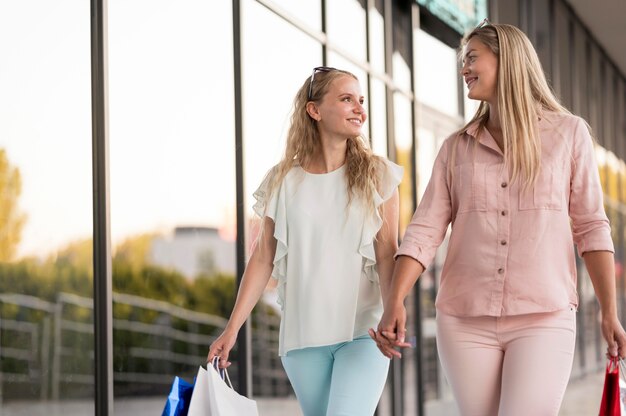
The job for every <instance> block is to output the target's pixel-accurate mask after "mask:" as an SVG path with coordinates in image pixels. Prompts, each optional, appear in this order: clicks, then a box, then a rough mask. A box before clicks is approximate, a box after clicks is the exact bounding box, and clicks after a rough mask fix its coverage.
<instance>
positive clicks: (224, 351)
mask: <svg viewBox="0 0 626 416" xmlns="http://www.w3.org/2000/svg"><path fill="white" fill-rule="evenodd" d="M236 341H237V332H236V331H229V330H224V332H222V334H221V335H220V336H219V337H217V339H216V340H215V341H213V343H212V344H211V346H210V347H209V355H208V356H207V363H212V362H213V358H214V357H219V367H220V368H228V367H230V365H231V362H230V361H228V354H230V350H232V349H233V347H234V346H235V342H236Z"/></svg>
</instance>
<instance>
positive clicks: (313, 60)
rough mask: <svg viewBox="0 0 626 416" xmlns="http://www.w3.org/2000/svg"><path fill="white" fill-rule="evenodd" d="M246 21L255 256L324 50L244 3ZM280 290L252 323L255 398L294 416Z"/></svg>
mask: <svg viewBox="0 0 626 416" xmlns="http://www.w3.org/2000/svg"><path fill="white" fill-rule="evenodd" d="M242 16H243V21H242V28H243V36H242V51H243V57H244V58H243V67H242V70H243V109H244V114H243V123H244V126H243V131H244V138H243V142H244V144H243V149H244V161H245V166H244V172H245V187H244V188H245V189H244V195H245V199H246V203H245V208H244V209H245V211H246V217H247V218H248V220H247V230H246V243H247V247H248V251H249V252H250V250H251V247H252V245H253V244H254V242H255V239H256V237H257V235H258V229H259V223H260V221H259V218H258V217H257V216H255V215H254V214H253V211H252V205H253V204H254V202H255V200H254V198H253V197H252V194H253V193H254V191H255V190H256V189H257V187H258V186H259V185H260V184H261V181H262V180H263V178H264V176H265V174H266V172H267V171H268V170H269V169H270V168H271V167H272V166H274V165H275V164H276V163H278V162H279V160H280V158H281V156H282V153H283V150H284V146H285V140H286V137H287V129H288V128H289V117H290V116H291V108H292V103H293V99H294V97H295V95H296V92H297V91H298V89H299V88H300V87H301V86H302V84H303V83H304V82H305V80H306V79H307V77H309V76H310V75H311V71H312V69H313V68H314V67H315V66H319V65H321V63H322V47H321V45H320V44H319V43H318V42H317V41H315V40H314V39H312V38H311V37H309V36H307V35H306V34H305V33H304V32H302V31H300V30H299V29H297V28H295V27H294V26H293V25H291V24H290V23H288V22H287V21H285V20H283V19H282V18H281V17H280V16H278V15H277V14H275V13H273V12H272V11H270V10H268V9H267V8H265V7H263V6H261V5H260V4H259V3H257V2H256V1H252V0H246V1H244V2H242ZM268 62H271V65H268V64H267V63H268ZM248 255H249V254H248ZM274 287H275V280H274V279H272V278H270V281H269V285H268V288H267V290H266V293H265V294H264V296H263V297H262V299H261V301H260V302H259V303H258V304H257V306H256V308H255V309H254V311H253V313H252V317H251V322H252V346H253V347H252V363H253V365H252V368H253V371H252V382H253V392H254V395H255V397H278V398H280V399H279V400H278V401H277V402H276V403H278V405H277V409H280V410H277V411H276V413H274V414H281V413H282V412H284V413H285V414H293V412H295V410H293V412H292V410H290V409H292V408H294V409H295V408H297V403H296V401H295V398H294V397H293V391H292V389H291V385H290V384H289V381H288V379H287V375H286V374H285V373H284V371H283V367H282V364H281V362H280V358H279V356H278V330H279V325H280V309H279V306H278V304H277V302H276V300H277V295H276V291H275V290H274ZM288 396H291V397H289V398H288V399H286V397H288Z"/></svg>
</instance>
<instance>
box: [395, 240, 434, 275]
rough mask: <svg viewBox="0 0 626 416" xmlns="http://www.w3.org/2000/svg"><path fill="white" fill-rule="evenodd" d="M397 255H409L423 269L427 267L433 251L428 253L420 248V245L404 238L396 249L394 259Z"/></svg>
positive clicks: (432, 256)
mask: <svg viewBox="0 0 626 416" xmlns="http://www.w3.org/2000/svg"><path fill="white" fill-rule="evenodd" d="M399 256H408V257H411V258H413V259H415V260H417V261H418V262H420V264H421V265H422V266H423V267H424V269H427V268H428V266H429V265H430V263H431V262H432V261H433V258H434V256H435V255H434V252H433V253H429V252H428V250H424V249H422V247H421V246H420V245H418V244H417V243H415V242H412V241H410V240H404V241H402V244H400V248H398V251H396V254H395V256H394V259H396V260H397V259H398V257H399Z"/></svg>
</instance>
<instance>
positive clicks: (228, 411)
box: [187, 361, 259, 416]
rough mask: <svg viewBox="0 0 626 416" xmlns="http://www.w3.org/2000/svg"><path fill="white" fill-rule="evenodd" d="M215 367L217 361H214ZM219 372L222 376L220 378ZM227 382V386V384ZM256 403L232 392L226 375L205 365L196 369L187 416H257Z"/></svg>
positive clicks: (222, 371) (224, 372)
mask: <svg viewBox="0 0 626 416" xmlns="http://www.w3.org/2000/svg"><path fill="white" fill-rule="evenodd" d="M214 363H215V365H217V361H214ZM220 372H221V373H222V374H223V375H224V376H221V375H220ZM227 382H228V384H227ZM258 414H259V412H258V410H257V406H256V402H255V401H254V400H250V399H248V398H247V397H245V396H242V395H240V394H239V393H237V392H236V391H235V390H233V388H232V385H231V384H230V379H229V377H228V373H227V372H226V371H225V370H221V371H220V370H217V369H216V368H215V367H213V366H211V365H210V364H207V370H205V369H204V368H202V367H200V368H198V376H197V377H196V385H195V386H194V388H193V394H192V395H191V403H190V404H189V412H188V413H187V416H258Z"/></svg>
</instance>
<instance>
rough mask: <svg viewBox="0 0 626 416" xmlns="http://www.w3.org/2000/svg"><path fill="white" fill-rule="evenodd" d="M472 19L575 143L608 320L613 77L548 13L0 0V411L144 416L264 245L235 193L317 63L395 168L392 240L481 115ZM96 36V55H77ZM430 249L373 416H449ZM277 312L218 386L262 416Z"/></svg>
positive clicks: (411, 6) (366, 0) (617, 187)
mask: <svg viewBox="0 0 626 416" xmlns="http://www.w3.org/2000/svg"><path fill="white" fill-rule="evenodd" d="M500 3H503V4H500ZM504 3H506V7H505V6H504ZM510 4H513V6H512V7H511V6H510ZM455 8H456V9H455ZM446 10H447V12H450V10H452V11H453V12H450V13H448V16H455V15H456V16H457V17H458V16H460V15H461V14H460V13H461V11H462V12H463V18H462V19H461V18H457V19H456V20H455V21H454V22H453V21H451V20H449V19H448V18H446V17H445V16H446V15H445V13H446ZM454 10H456V11H454ZM487 14H488V15H489V17H490V19H491V20H493V21H499V22H505V23H513V24H516V25H518V26H520V27H521V28H522V29H523V30H524V31H526V32H527V33H528V34H529V37H530V38H531V40H532V41H533V43H534V44H535V46H536V48H537V50H538V52H539V54H540V57H541V59H542V60H543V64H544V67H545V69H546V72H547V73H548V75H549V78H550V79H551V81H552V83H553V86H554V89H555V91H556V92H557V94H558V95H559V97H560V98H561V99H562V101H563V103H564V104H565V105H566V106H567V107H568V108H570V109H571V110H572V111H573V112H574V113H576V114H579V115H581V116H583V117H585V118H586V119H587V120H588V121H589V123H590V125H591V126H592V128H593V131H594V133H595V138H596V140H597V155H598V160H599V162H600V169H601V177H602V180H603V185H604V189H605V198H606V207H607V212H608V214H609V216H610V219H611V221H612V225H613V232H614V239H615V244H616V265H617V273H618V289H619V290H618V294H619V306H620V313H621V317H622V320H623V321H625V322H626V307H625V306H626V305H625V303H624V299H625V297H626V285H625V283H624V282H625V276H624V268H623V264H624V260H625V258H626V245H625V240H626V192H625V189H626V185H625V184H626V164H625V162H624V161H625V160H626V119H625V118H626V77H625V76H624V74H623V73H621V72H620V71H619V69H618V68H617V67H616V66H615V65H614V64H613V63H612V61H611V59H610V57H609V56H607V55H606V53H605V52H604V51H603V49H602V48H601V47H600V46H599V45H598V44H597V43H596V41H595V40H594V39H593V38H592V37H590V35H589V33H588V32H587V31H586V29H585V27H584V26H583V25H582V24H581V22H580V21H579V19H578V18H577V17H576V16H575V14H574V13H573V12H572V10H571V9H570V8H569V7H568V6H567V5H566V4H565V3H564V2H563V1H560V0H555V1H551V2H542V1H538V0H533V1H530V2H522V1H519V2H518V1H513V2H503V1H491V2H489V8H487V5H486V2H485V1H456V2H455V1H448V2H443V1H441V2H429V1H421V0H420V1H409V0H397V1H383V0H336V1H335V0H333V1H328V0H295V1H294V0H273V1H270V0H220V1H212V2H207V1H200V0H177V1H172V0H158V1H147V0H108V1H102V0H93V1H92V10H90V9H89V5H88V4H86V3H82V4H78V3H76V2H70V1H65V0H64V1H56V2H54V3H51V2H46V1H42V0H33V1H31V2H28V3H24V4H22V2H5V3H2V4H0V56H2V57H3V62H4V64H3V65H0V285H1V289H0V414H2V415H8V416H10V415H18V414H30V415H43V414H49V413H50V412H51V411H52V412H57V413H61V412H62V413H63V414H65V415H66V416H73V415H85V414H93V413H94V412H96V413H97V414H105V413H106V412H107V411H108V412H110V414H116V415H131V414H132V415H135V416H142V415H152V414H159V412H161V410H162V409H163V405H164V403H165V397H166V395H167V393H168V390H169V386H170V383H171V381H172V378H173V377H174V376H175V375H179V376H183V377H184V378H186V379H188V380H191V379H193V376H194V375H195V372H196V371H197V367H198V366H199V365H200V364H203V363H204V361H205V359H206V353H207V351H208V346H209V344H210V343H211V342H212V340H213V339H215V337H216V336H217V335H218V334H219V333H220V332H221V330H222V328H223V327H224V325H225V322H226V319H227V317H228V315H229V313H230V310H231V308H232V305H233V303H234V298H235V295H236V286H237V280H238V278H240V276H241V273H242V271H243V267H244V266H245V260H246V258H247V256H248V255H249V253H250V248H251V246H252V242H253V241H254V238H255V236H256V235H257V233H258V220H257V219H256V218H255V217H254V215H253V211H252V204H253V202H254V201H253V199H252V193H253V191H254V190H255V189H256V187H257V186H258V185H259V184H260V182H261V180H262V178H263V176H264V175H265V173H266V171H267V170H268V169H269V168H270V167H272V166H273V165H274V164H275V163H277V162H278V160H279V159H280V157H281V156H282V151H283V146H284V143H285V137H286V134H287V128H288V125H289V116H290V111H291V105H292V100H293V97H294V95H295V92H296V91H297V89H298V88H299V87H300V86H301V85H302V83H303V82H305V80H306V78H307V77H308V76H310V73H311V69H312V68H313V67H315V66H319V65H328V66H334V67H339V68H343V69H347V70H349V71H351V72H353V73H354V74H355V75H357V77H358V78H359V80H360V82H361V86H362V89H363V92H364V95H365V96H366V106H367V109H368V122H367V124H366V126H365V131H366V132H367V136H368V138H369V139H370V142H371V146H372V148H373V149H374V151H375V153H377V154H381V155H385V156H387V157H389V158H390V159H391V160H393V161H395V162H396V163H399V164H401V165H402V166H404V167H405V178H404V181H403V183H402V185H401V187H400V198H401V219H400V222H401V224H400V235H401V236H402V231H403V230H404V229H405V227H406V225H407V224H408V222H409V221H410V218H411V216H412V213H413V211H414V209H415V207H416V204H417V203H419V199H420V196H421V195H422V193H423V192H424V189H425V186H426V184H427V182H428V179H429V177H430V171H431V167H432V163H433V161H434V158H435V155H436V154H437V151H438V149H439V147H440V145H441V143H442V142H443V140H444V139H445V138H446V137H447V136H448V135H449V134H450V133H451V132H453V131H454V130H456V129H458V128H459V127H460V126H462V125H463V124H464V123H465V122H466V120H468V118H469V117H471V115H472V114H473V112H474V110H475V108H476V103H474V102H470V101H469V100H467V99H466V98H465V96H466V90H465V89H464V88H465V87H464V85H463V83H461V82H460V78H459V75H458V73H459V63H458V60H457V52H458V45H459V42H460V38H461V36H462V35H461V34H462V33H463V32H465V31H466V30H468V29H470V28H471V26H473V25H474V24H475V23H476V22H478V21H480V20H482V19H483V18H484V17H486V15H487ZM98 15H104V16H105V17H106V18H105V19H104V30H102V31H100V32H98V31H97V29H94V27H93V26H90V22H92V23H93V20H90V18H91V19H93V17H94V16H98ZM98 33H99V34H100V35H101V36H103V38H104V40H105V47H104V48H103V49H98V48H92V45H91V44H90V38H92V36H94V35H97V34H98ZM90 61H91V62H92V63H93V62H97V61H100V62H103V64H104V67H105V69H106V70H105V71H104V72H100V73H98V72H97V71H96V72H94V69H93V67H90ZM98 86H100V87H102V88H103V89H102V91H103V93H99V92H98V91H99V90H98V88H97V87H98ZM95 102H100V103H104V104H105V106H104V107H98V105H96V104H94V103H95ZM101 108H104V109H105V110H106V111H105V110H102V109H101ZM100 127H101V128H103V129H104V132H105V133H104V134H101V133H98V128H100ZM102 178H105V179H106V180H105V181H104V182H98V180H99V179H102ZM103 184H104V185H103ZM107 201H108V202H107ZM445 246H446V242H444V244H443V246H442V247H441V249H440V250H439V252H438V254H437V257H436V259H435V262H434V263H433V265H432V266H431V267H430V268H429V269H428V270H427V271H426V272H425V273H424V275H423V276H422V277H421V279H420V280H419V284H418V286H417V287H416V289H415V291H414V293H413V294H412V295H411V297H410V298H409V299H408V301H407V306H408V309H409V313H410V317H411V318H410V325H411V328H410V330H409V336H415V337H416V339H417V341H418V346H417V348H415V349H411V350H408V351H406V352H405V354H404V355H403V359H402V360H401V361H394V363H393V365H392V367H391V371H390V375H389V379H388V383H387V387H386V388H385V392H384V394H383V398H382V400H381V403H380V406H379V410H378V415H405V414H406V415H409V414H426V415H445V414H449V413H447V412H448V411H449V409H450V407H449V406H450V405H451V401H452V398H451V393H450V391H449V388H448V387H447V384H446V381H445V378H444V376H443V373H442V371H441V368H440V366H439V364H438V359H437V353H436V348H435V338H434V316H435V309H434V299H435V297H436V294H437V288H438V282H439V276H440V271H441V266H442V264H443V260H444V256H445ZM94 253H95V257H94ZM108 253H110V254H108ZM579 275H580V278H579V283H578V284H579V293H580V298H581V305H580V311H579V314H578V319H579V332H578V347H577V357H576V361H575V366H574V373H573V376H574V377H577V376H580V375H582V374H584V373H586V372H589V371H596V370H597V369H598V368H600V367H601V366H602V365H603V351H604V346H603V341H602V339H601V336H600V330H599V326H598V323H597V314H598V306H597V302H596V301H595V297H594V296H593V289H592V287H591V283H590V281H589V279H588V277H587V276H586V275H585V271H584V268H583V267H582V263H581V267H580V273H579ZM94 282H96V283H95V284H94ZM107 285H109V286H108V287H110V291H107V289H106V288H107ZM275 298H276V295H275V293H274V290H273V288H272V287H268V290H267V291H266V294H265V295H264V296H263V298H262V301H261V302H260V303H259V305H258V306H257V308H255V310H254V312H253V315H252V318H251V320H250V324H249V326H248V328H247V330H244V331H243V334H244V335H245V334H248V335H249V337H248V338H247V339H245V336H244V338H242V342H241V343H240V344H239V346H238V347H237V348H236V349H235V350H234V351H233V355H232V358H233V363H234V364H233V366H232V367H231V370H230V375H231V378H232V379H233V381H234V384H235V387H236V388H237V389H239V390H241V391H244V392H248V393H250V392H251V393H252V395H253V396H254V398H255V399H257V400H258V403H259V408H260V410H261V413H262V414H263V415H295V414H298V413H297V412H298V410H297V404H296V402H295V398H294V396H293V391H292V389H291V387H290V385H289V382H288V380H287V378H286V375H285V374H284V371H283V369H282V366H281V364H280V361H279V359H278V357H277V350H278V345H277V344H278V336H277V335H278V323H279V311H278V310H277V306H276V302H275ZM99 302H100V304H101V303H102V302H105V303H106V304H105V306H108V309H110V311H111V313H110V316H109V317H107V316H106V313H107V312H106V309H107V308H100V307H98V303H99ZM94 305H95V306H94ZM103 311H104V315H105V316H103ZM109 330H110V331H109ZM107 334H109V335H107ZM101 336H104V337H105V338H104V339H105V340H106V342H104V343H100V342H99V341H98V340H100V339H102V338H100V337H101ZM107 336H108V338H107ZM244 340H245V341H246V342H247V343H246V342H243V341H244ZM107 357H108V358H107ZM107 360H109V361H107ZM99 365H100V366H99ZM102 365H104V367H105V368H107V367H109V366H110V368H111V370H112V371H111V373H107V372H106V371H105V372H102V371H101V370H102ZM102 392H105V395H104V397H100V396H99V394H102ZM51 409H52V410H51ZM112 409H114V410H112Z"/></svg>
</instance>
